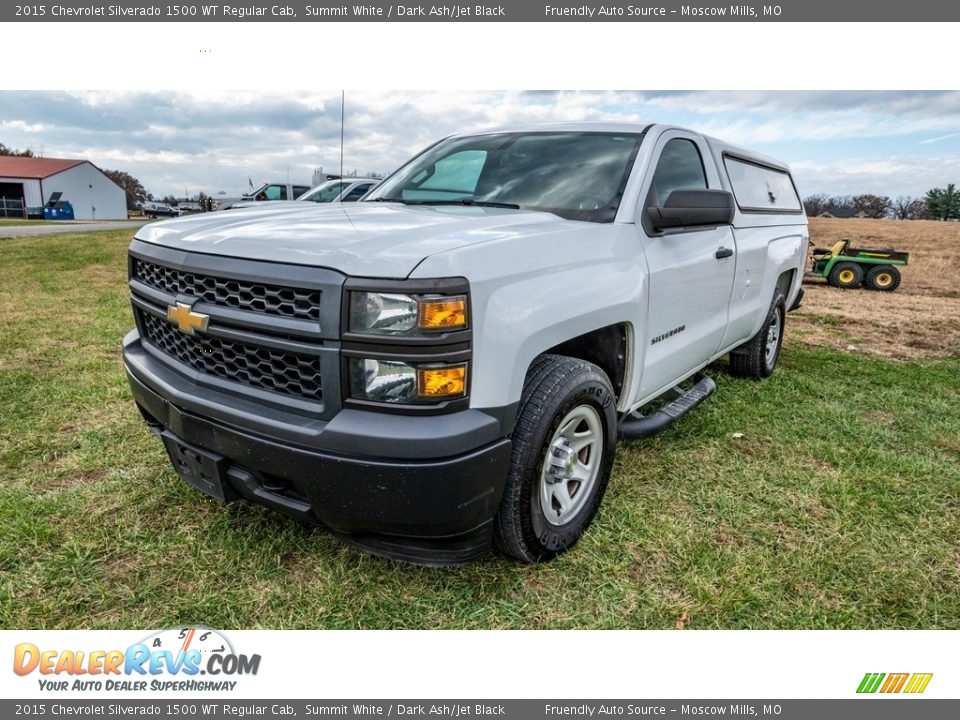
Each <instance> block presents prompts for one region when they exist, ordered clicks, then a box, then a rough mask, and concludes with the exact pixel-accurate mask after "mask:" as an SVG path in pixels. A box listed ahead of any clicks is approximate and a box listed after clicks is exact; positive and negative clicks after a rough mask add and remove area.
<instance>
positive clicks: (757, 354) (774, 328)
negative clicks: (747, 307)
mask: <svg viewBox="0 0 960 720" xmlns="http://www.w3.org/2000/svg"><path fill="white" fill-rule="evenodd" d="M786 317H787V312H786V298H785V297H784V295H783V293H782V292H781V291H780V290H777V291H776V292H775V293H774V295H773V302H772V303H770V310H769V311H768V312H767V317H766V319H765V320H764V321H763V325H761V326H760V330H759V331H757V334H756V335H754V336H753V337H752V338H750V339H749V340H748V341H747V342H745V343H744V344H743V345H741V346H740V347H738V348H737V349H736V350H734V351H732V352H731V353H730V374H731V375H733V376H735V377H742V378H752V379H754V380H763V379H764V378H768V377H770V376H771V375H773V371H774V368H776V366H777V360H778V359H779V358H780V348H781V347H783V330H784V322H785V320H786Z"/></svg>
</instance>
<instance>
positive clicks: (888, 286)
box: [864, 265, 900, 292]
mask: <svg viewBox="0 0 960 720" xmlns="http://www.w3.org/2000/svg"><path fill="white" fill-rule="evenodd" d="M864 285H866V286H867V287H868V288H870V289H871V290H880V291H881V292H893V291H894V290H896V289H897V288H898V287H899V286H900V271H899V270H897V269H896V268H895V267H894V266H893V265H877V266H876V267H875V268H871V270H870V272H868V273H867V279H866V280H865V281H864Z"/></svg>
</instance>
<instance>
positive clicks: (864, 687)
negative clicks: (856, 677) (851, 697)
mask: <svg viewBox="0 0 960 720" xmlns="http://www.w3.org/2000/svg"><path fill="white" fill-rule="evenodd" d="M883 678H884V674H883V673H867V674H866V675H864V676H863V680H861V681H860V687H858V688H857V692H858V693H875V692H876V691H877V688H878V687H880V681H881V680H883Z"/></svg>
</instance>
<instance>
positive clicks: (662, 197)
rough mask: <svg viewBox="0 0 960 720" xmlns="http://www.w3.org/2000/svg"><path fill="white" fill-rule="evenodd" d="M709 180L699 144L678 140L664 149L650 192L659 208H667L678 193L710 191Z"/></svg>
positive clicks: (674, 140) (669, 142) (671, 141)
mask: <svg viewBox="0 0 960 720" xmlns="http://www.w3.org/2000/svg"><path fill="white" fill-rule="evenodd" d="M706 189H707V176H706V174H705V173H704V171H703V160H702V159H701V157H700V151H699V150H698V149H697V146H696V143H694V142H693V141H692V140H687V139H685V138H674V139H673V140H669V141H668V142H667V144H666V145H664V146H663V151H662V152H661V153H660V160H659V161H658V162H657V169H656V170H655V171H654V173H653V185H651V187H650V191H651V193H652V195H653V197H652V199H653V200H654V201H655V202H656V205H657V206H658V207H663V205H664V204H665V203H666V201H667V198H668V197H670V193H672V192H673V191H674V190H706Z"/></svg>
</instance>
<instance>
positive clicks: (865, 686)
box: [857, 673, 933, 695]
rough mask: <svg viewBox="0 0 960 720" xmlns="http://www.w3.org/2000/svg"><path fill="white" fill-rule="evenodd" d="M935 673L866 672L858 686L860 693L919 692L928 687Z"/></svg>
mask: <svg viewBox="0 0 960 720" xmlns="http://www.w3.org/2000/svg"><path fill="white" fill-rule="evenodd" d="M932 678H933V673H913V674H912V675H911V674H910V673H890V674H889V675H887V674H885V673H866V674H865V675H864V676H863V680H861V681H860V685H858V686H857V692H858V693H867V694H869V693H875V692H878V691H879V692H881V693H885V694H888V695H889V694H895V693H899V692H904V693H911V694H918V693H922V692H923V691H924V690H926V689H927V685H929V684H930V680H931V679H932Z"/></svg>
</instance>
